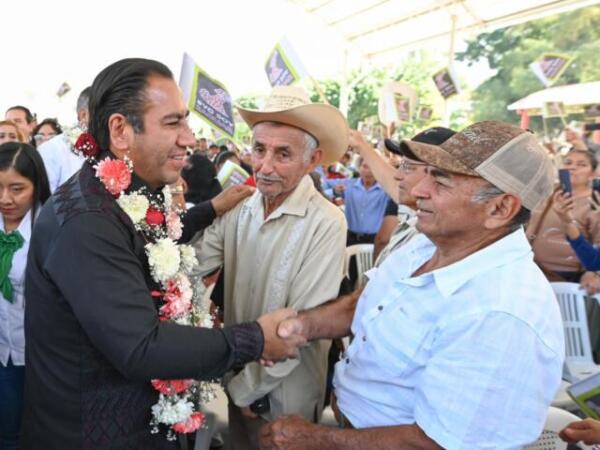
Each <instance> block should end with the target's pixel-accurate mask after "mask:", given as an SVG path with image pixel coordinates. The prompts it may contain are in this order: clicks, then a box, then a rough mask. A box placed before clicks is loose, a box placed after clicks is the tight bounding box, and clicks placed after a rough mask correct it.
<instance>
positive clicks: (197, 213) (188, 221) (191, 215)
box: [179, 200, 217, 243]
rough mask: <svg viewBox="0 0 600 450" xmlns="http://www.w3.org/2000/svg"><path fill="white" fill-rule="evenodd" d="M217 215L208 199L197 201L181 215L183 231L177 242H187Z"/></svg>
mask: <svg viewBox="0 0 600 450" xmlns="http://www.w3.org/2000/svg"><path fill="white" fill-rule="evenodd" d="M216 217H217V215H216V213H215V210H214V208H213V206H212V203H211V202H210V200H206V201H203V202H202V203H198V204H197V205H196V206H193V207H192V208H190V209H188V210H187V211H186V213H185V215H184V216H183V220H182V222H183V233H182V234H181V238H180V239H179V242H181V243H185V242H189V241H190V240H191V239H192V238H193V237H194V235H195V234H196V233H197V232H198V231H202V230H204V229H205V228H206V227H208V226H209V225H210V224H212V223H213V221H214V220H215V218H216Z"/></svg>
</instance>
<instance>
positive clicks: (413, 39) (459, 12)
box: [288, 0, 600, 62]
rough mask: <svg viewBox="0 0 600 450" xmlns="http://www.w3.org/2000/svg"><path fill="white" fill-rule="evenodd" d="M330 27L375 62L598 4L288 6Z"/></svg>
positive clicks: (554, 0)
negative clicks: (314, 17) (300, 8)
mask: <svg viewBox="0 0 600 450" xmlns="http://www.w3.org/2000/svg"><path fill="white" fill-rule="evenodd" d="M288 1H290V2H291V3H294V4H296V5H299V6H300V7H302V8H303V9H304V10H305V11H307V12H308V13H310V14H312V15H314V16H316V17H317V18H318V19H319V20H321V21H322V22H324V23H326V24H327V25H329V26H330V27H332V28H333V29H334V30H335V31H337V32H338V33H339V34H341V35H342V36H343V38H344V39H345V40H346V41H347V42H348V44H349V48H350V49H352V50H353V51H357V52H358V53H360V55H361V56H362V57H363V58H367V59H370V60H372V61H373V62H386V61H390V60H393V59H394V58H395V57H398V56H399V54H400V53H402V52H406V51H407V50H411V49H415V48H420V47H422V46H424V45H426V44H432V45H435V44H438V45H441V46H442V48H443V49H444V50H446V49H447V48H448V47H447V46H448V45H449V42H450V40H451V36H452V34H453V30H454V31H455V32H456V33H457V34H458V35H460V36H461V37H462V38H468V37H474V36H476V35H477V34H479V33H481V32H484V31H491V30H493V29H497V28H502V27H507V26H510V25H515V24H517V23H523V22H526V21H529V20H534V19H538V18H540V17H544V16H547V15H550V14H557V13H560V12H565V11H569V10H572V9H576V8H581V7H584V6H589V5H593V4H597V3H600V1H599V0H517V1H515V0H502V1H498V0H419V1H417V2H415V1H406V0H352V1H348V0H288Z"/></svg>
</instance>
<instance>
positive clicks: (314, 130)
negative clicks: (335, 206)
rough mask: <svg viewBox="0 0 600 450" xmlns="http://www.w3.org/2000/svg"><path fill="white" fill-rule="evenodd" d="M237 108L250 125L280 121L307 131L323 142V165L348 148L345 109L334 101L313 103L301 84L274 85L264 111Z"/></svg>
mask: <svg viewBox="0 0 600 450" xmlns="http://www.w3.org/2000/svg"><path fill="white" fill-rule="evenodd" d="M237 109H238V111H239V112H240V115H241V116H242V118H243V119H244V120H245V121H246V123H247V124H248V126H249V127H250V128H252V127H254V125H256V124H257V123H260V122H279V123H283V124H285V125H291V126H293V127H296V128H300V129H301V130H304V131H306V132H307V133H308V134H310V135H311V136H313V137H314V138H315V139H316V140H317V142H318V143H319V148H320V149H321V150H322V152H323V157H322V158H321V164H323V165H329V164H333V163H334V162H336V161H338V160H339V159H340V158H341V157H342V155H343V154H344V152H345V151H346V150H347V149H348V137H349V130H348V123H347V122H346V119H345V118H344V116H343V115H342V113H341V112H340V111H339V110H338V109H337V108H334V107H333V106H331V105H326V104H323V103H311V102H310V99H309V98H308V94H307V93H306V91H305V90H304V89H302V88H300V87H295V86H276V87H274V88H273V90H272V91H271V95H270V96H269V98H267V101H266V103H265V107H264V108H263V110H261V111H257V110H252V109H244V108H242V107H240V106H237Z"/></svg>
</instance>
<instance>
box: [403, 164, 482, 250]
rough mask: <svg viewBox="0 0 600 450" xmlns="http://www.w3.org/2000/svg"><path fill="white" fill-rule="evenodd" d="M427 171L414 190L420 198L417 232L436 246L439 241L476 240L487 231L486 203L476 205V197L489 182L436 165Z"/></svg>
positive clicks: (418, 200) (418, 201) (418, 202)
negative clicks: (485, 223) (474, 199)
mask: <svg viewBox="0 0 600 450" xmlns="http://www.w3.org/2000/svg"><path fill="white" fill-rule="evenodd" d="M425 171H426V174H425V176H424V177H423V178H422V179H421V181H419V182H418V183H417V184H416V185H415V187H414V188H413V190H412V195H413V196H415V197H416V199H417V217H418V221H417V229H418V230H419V231H421V232H423V233H424V234H425V235H426V236H427V237H428V238H429V239H431V240H432V241H433V242H434V243H435V242H436V240H437V239H444V240H445V241H446V242H447V241H448V240H449V239H451V240H457V242H460V241H465V240H472V239H473V237H475V236H477V235H478V234H480V233H481V232H482V231H484V230H485V226H484V222H485V219H486V213H485V207H486V204H485V202H474V201H473V196H474V195H475V194H476V193H477V192H479V191H480V190H481V189H482V188H483V187H485V186H487V182H486V181H485V180H484V179H483V178H479V177H469V176H466V175H458V174H453V173H452V174H451V173H448V172H445V171H442V170H440V169H437V168H435V167H433V166H427V167H426V169H425ZM467 219H468V220H467Z"/></svg>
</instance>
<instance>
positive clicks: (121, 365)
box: [21, 164, 262, 450]
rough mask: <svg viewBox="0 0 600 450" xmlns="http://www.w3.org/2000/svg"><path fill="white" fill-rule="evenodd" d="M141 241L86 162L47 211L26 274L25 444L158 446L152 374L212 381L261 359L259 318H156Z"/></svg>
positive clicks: (61, 448)
mask: <svg viewBox="0 0 600 450" xmlns="http://www.w3.org/2000/svg"><path fill="white" fill-rule="evenodd" d="M141 184H142V182H141V180H139V179H137V178H135V176H134V181H133V183H132V187H131V189H137V188H138V187H139V186H141ZM197 213H198V211H196V215H197ZM193 215H194V214H192V216H193ZM213 217H214V212H213V215H212V217H211V218H210V219H211V220H212V218H213ZM185 222H186V221H184V223H185ZM187 222H188V223H187V226H188V233H187V234H188V235H193V231H196V230H195V229H191V228H192V224H190V223H189V221H187ZM197 222H198V223H199V224H200V226H203V225H205V224H204V223H202V221H197ZM144 244H145V242H144V239H143V237H142V236H141V235H140V234H139V233H137V232H136V230H135V229H134V227H133V224H132V222H131V220H130V219H129V217H128V216H127V215H126V214H125V213H124V212H123V211H122V210H121V209H120V208H119V207H118V205H117V203H116V202H115V201H114V199H113V198H112V196H111V195H110V194H109V193H108V192H107V191H106V190H105V189H104V187H103V186H102V185H101V183H100V182H99V180H98V179H97V178H96V177H95V175H94V170H93V168H92V167H91V165H90V164H84V166H83V168H82V170H81V172H79V173H78V174H76V175H74V177H73V178H71V179H70V180H69V181H67V182H66V183H65V184H64V185H63V186H62V187H60V188H59V189H58V190H57V191H56V193H55V194H54V195H53V196H52V197H51V199H50V200H49V201H48V202H47V203H46V205H45V206H44V207H43V209H42V211H41V213H40V216H39V218H38V220H37V221H36V225H35V228H34V232H33V236H32V241H31V246H30V252H29V259H28V267H27V274H26V309H25V335H26V342H27V345H26V380H25V386H26V387H25V412H24V418H23V433H22V442H21V445H22V447H21V448H22V449H44V450H52V449H56V450H74V449H144V450H146V449H158V448H165V447H164V446H165V445H169V444H168V443H167V441H166V439H165V436H164V433H159V434H155V435H152V434H151V433H150V425H149V422H150V417H151V413H150V407H151V406H152V405H153V404H154V403H155V402H156V401H157V398H158V393H157V392H156V391H155V390H154V389H153V388H152V387H151V385H150V380H151V379H154V378H161V379H180V378H197V379H211V378H215V377H218V376H220V375H222V374H223V373H225V372H226V371H227V370H229V369H230V368H232V367H233V366H236V365H240V364H243V363H245V362H248V361H250V360H254V359H257V358H258V357H259V356H260V352H262V332H261V331H260V327H259V326H258V325H257V324H256V323H252V324H242V325H239V326H234V327H231V328H227V329H223V330H218V329H205V328H194V327H186V326H180V325H176V324H173V323H164V322H159V320H158V314H157V308H158V305H157V304H156V303H155V300H153V298H152V297H151V296H150V291H151V290H153V289H156V288H157V286H156V285H155V283H154V281H153V280H152V279H151V277H150V275H149V269H148V262H147V258H146V255H145V252H144Z"/></svg>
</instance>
